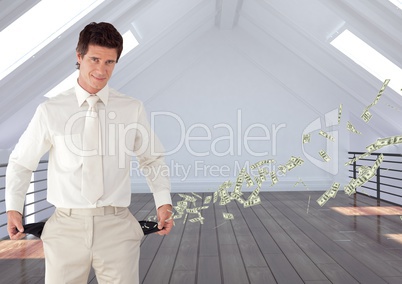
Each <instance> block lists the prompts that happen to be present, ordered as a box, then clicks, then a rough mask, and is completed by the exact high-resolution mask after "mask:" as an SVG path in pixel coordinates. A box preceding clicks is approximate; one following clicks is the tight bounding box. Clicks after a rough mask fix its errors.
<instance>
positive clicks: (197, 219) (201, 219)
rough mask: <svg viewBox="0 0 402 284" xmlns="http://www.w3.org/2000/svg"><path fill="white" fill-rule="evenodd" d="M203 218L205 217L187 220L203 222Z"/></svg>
mask: <svg viewBox="0 0 402 284" xmlns="http://www.w3.org/2000/svg"><path fill="white" fill-rule="evenodd" d="M204 219H205V218H204V217H196V218H192V219H190V220H189V221H190V222H191V223H195V222H200V223H201V224H204V222H203V220H204ZM183 224H184V223H183Z"/></svg>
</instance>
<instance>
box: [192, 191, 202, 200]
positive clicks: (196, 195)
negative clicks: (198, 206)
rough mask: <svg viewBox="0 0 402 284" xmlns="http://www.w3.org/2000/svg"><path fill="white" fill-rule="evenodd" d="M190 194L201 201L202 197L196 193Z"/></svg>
mask: <svg viewBox="0 0 402 284" xmlns="http://www.w3.org/2000/svg"><path fill="white" fill-rule="evenodd" d="M191 194H192V195H194V196H195V197H197V198H199V199H201V200H202V197H201V196H199V195H198V194H196V193H194V192H192V193H191Z"/></svg>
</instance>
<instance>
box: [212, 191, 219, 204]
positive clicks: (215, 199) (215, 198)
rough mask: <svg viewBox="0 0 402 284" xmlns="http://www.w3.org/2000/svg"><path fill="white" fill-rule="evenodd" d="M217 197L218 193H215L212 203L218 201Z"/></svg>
mask: <svg viewBox="0 0 402 284" xmlns="http://www.w3.org/2000/svg"><path fill="white" fill-rule="evenodd" d="M218 196H219V193H218V191H215V192H214V202H213V203H216V201H218Z"/></svg>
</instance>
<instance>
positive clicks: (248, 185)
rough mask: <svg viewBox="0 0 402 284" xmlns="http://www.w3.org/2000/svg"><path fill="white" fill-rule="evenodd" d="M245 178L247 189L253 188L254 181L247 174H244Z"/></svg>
mask: <svg viewBox="0 0 402 284" xmlns="http://www.w3.org/2000/svg"><path fill="white" fill-rule="evenodd" d="M244 178H245V179H246V182H247V187H251V186H253V185H254V182H253V179H252V178H251V176H250V175H249V174H248V173H247V172H245V173H244Z"/></svg>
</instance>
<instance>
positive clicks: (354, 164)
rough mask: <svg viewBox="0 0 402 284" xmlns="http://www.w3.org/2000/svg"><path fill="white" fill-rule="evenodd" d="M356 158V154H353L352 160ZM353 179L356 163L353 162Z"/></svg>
mask: <svg viewBox="0 0 402 284" xmlns="http://www.w3.org/2000/svg"><path fill="white" fill-rule="evenodd" d="M355 158H356V154H353V159H355ZM353 178H354V179H356V161H354V162H353Z"/></svg>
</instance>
